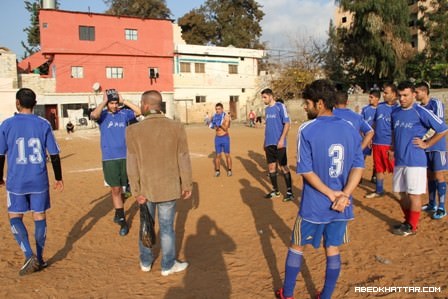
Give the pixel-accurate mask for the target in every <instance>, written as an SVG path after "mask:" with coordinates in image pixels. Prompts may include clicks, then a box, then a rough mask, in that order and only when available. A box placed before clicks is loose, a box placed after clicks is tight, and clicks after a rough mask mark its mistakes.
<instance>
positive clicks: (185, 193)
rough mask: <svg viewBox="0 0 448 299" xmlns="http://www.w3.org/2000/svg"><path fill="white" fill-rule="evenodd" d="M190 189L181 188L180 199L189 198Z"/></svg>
mask: <svg viewBox="0 0 448 299" xmlns="http://www.w3.org/2000/svg"><path fill="white" fill-rule="evenodd" d="M191 193H192V192H191V190H183V191H182V199H189V198H190V197H191Z"/></svg>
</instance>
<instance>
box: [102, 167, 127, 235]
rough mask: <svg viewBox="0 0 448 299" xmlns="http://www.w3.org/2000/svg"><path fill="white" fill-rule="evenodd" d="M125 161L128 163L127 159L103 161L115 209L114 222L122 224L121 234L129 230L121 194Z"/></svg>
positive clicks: (105, 178)
mask: <svg viewBox="0 0 448 299" xmlns="http://www.w3.org/2000/svg"><path fill="white" fill-rule="evenodd" d="M123 163H124V165H126V160H124V161H122V160H111V161H103V172H104V180H105V181H106V183H107V184H108V185H109V186H110V190H111V196H112V204H113V206H114V209H115V216H114V222H115V223H118V224H119V225H120V231H119V234H120V235H121V236H125V235H127V233H128V232H129V227H128V225H127V223H126V217H125V212H124V202H123V197H122V195H121V191H122V190H123V189H122V184H123V180H124V175H125V173H123ZM124 169H126V167H124ZM126 179H127V177H126Z"/></svg>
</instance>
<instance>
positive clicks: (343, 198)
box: [331, 192, 350, 212]
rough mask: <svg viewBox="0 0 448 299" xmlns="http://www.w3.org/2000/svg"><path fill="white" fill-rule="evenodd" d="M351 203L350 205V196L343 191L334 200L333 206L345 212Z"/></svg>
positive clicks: (336, 209) (334, 208)
mask: <svg viewBox="0 0 448 299" xmlns="http://www.w3.org/2000/svg"><path fill="white" fill-rule="evenodd" d="M349 205H350V198H349V197H348V196H347V195H346V194H344V193H342V192H341V193H340V194H338V196H337V197H336V199H335V200H334V201H333V204H332V205H331V208H332V209H333V210H335V211H338V212H344V210H345V208H346V207H348V206H349Z"/></svg>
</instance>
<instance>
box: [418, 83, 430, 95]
mask: <svg viewBox="0 0 448 299" xmlns="http://www.w3.org/2000/svg"><path fill="white" fill-rule="evenodd" d="M417 88H418V89H423V90H425V91H426V93H427V94H429V84H428V83H427V82H425V81H422V82H419V83H417V84H415V89H417Z"/></svg>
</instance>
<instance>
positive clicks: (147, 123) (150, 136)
mask: <svg viewBox="0 0 448 299" xmlns="http://www.w3.org/2000/svg"><path fill="white" fill-rule="evenodd" d="M126 146H127V162H126V163H127V165H126V166H127V167H126V168H127V173H128V178H129V182H130V185H131V192H132V194H133V195H135V196H137V195H143V196H144V197H146V198H147V199H148V200H149V201H151V202H164V201H170V200H173V199H178V198H180V196H181V192H182V191H191V189H192V184H193V182H192V171H191V161H190V154H189V152H188V142H187V134H186V132H185V128H184V126H183V125H182V124H181V123H180V122H178V121H174V120H172V119H169V118H167V117H166V116H164V115H163V114H150V115H149V116H146V117H145V119H144V120H142V121H140V122H138V123H136V124H133V125H130V126H129V127H127V128H126Z"/></svg>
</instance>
